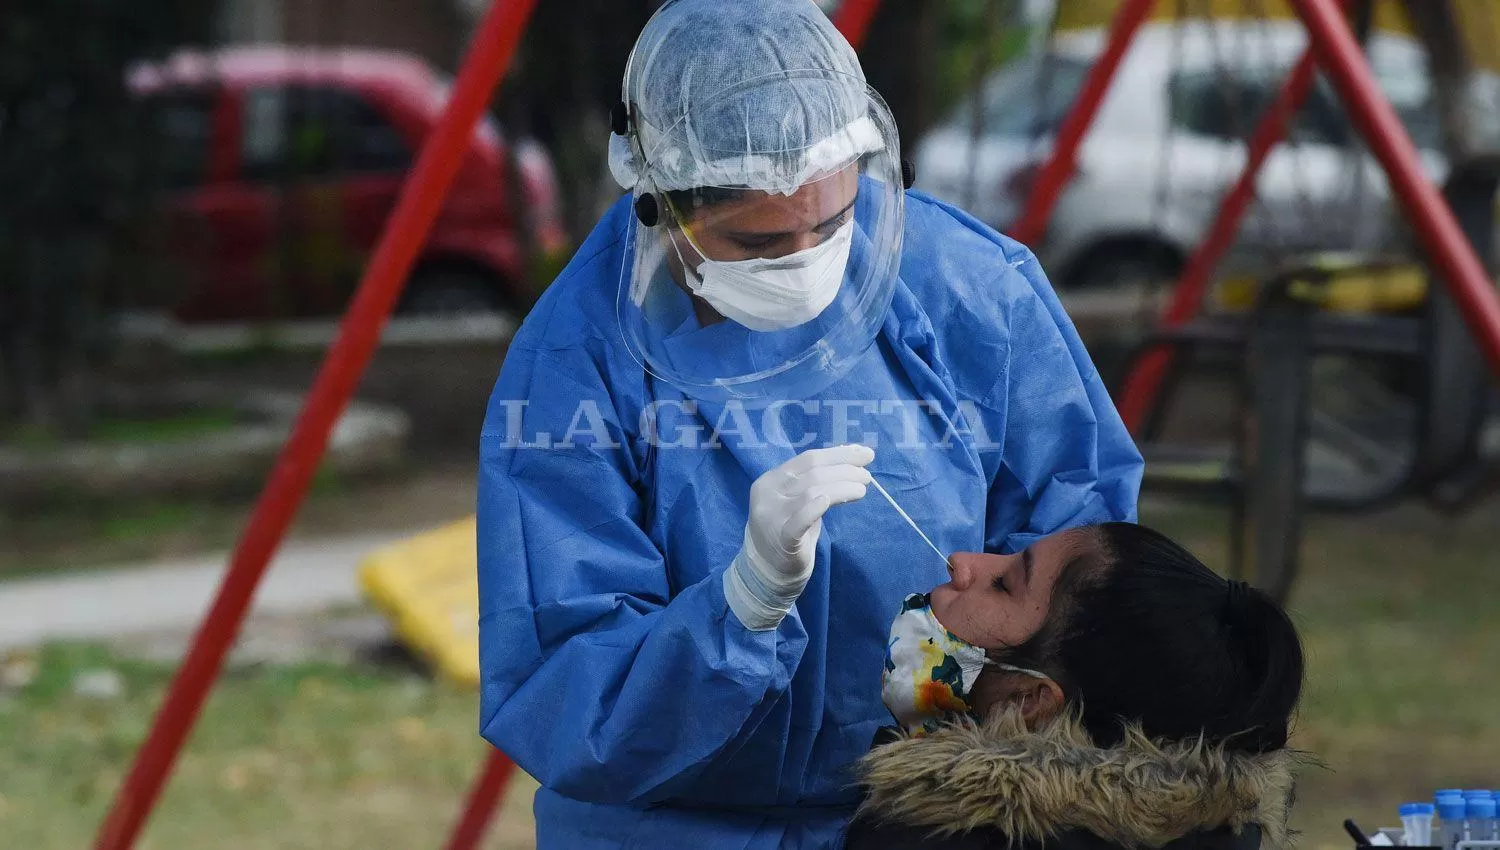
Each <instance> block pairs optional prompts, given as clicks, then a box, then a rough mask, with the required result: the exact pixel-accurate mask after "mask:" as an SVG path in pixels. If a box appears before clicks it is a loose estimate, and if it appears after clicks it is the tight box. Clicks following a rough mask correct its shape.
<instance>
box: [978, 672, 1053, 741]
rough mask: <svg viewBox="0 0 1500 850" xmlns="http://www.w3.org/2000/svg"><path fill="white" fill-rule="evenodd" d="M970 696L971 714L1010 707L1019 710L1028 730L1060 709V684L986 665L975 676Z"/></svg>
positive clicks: (990, 713) (992, 712)
mask: <svg viewBox="0 0 1500 850" xmlns="http://www.w3.org/2000/svg"><path fill="white" fill-rule="evenodd" d="M970 697H971V700H970V702H971V705H972V707H973V709H974V713H975V714H977V715H979V716H980V717H986V718H987V717H990V716H992V715H993V714H994V713H995V712H999V711H1005V710H1006V709H1009V708H1014V709H1017V710H1019V711H1020V713H1021V717H1022V718H1023V719H1024V720H1025V721H1026V728H1028V729H1035V728H1037V726H1039V725H1042V724H1045V723H1047V722H1048V721H1050V720H1051V719H1052V718H1054V717H1056V716H1057V715H1058V713H1059V712H1061V711H1062V708H1063V692H1062V687H1061V686H1060V685H1058V684H1057V682H1055V681H1053V680H1052V679H1044V678H1037V677H1036V676H1031V675H1028V674H1026V673H1018V672H1013V671H1010V670H998V669H994V668H986V669H985V671H984V672H983V673H981V674H980V675H979V681H977V682H975V683H974V692H973V693H972V694H971V695H970Z"/></svg>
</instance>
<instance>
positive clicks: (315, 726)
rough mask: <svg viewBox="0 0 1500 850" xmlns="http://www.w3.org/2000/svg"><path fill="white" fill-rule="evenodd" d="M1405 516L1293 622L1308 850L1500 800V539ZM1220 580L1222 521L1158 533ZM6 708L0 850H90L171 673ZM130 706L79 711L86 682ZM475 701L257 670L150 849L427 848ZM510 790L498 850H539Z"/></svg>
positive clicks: (83, 657) (437, 831) (1486, 528)
mask: <svg viewBox="0 0 1500 850" xmlns="http://www.w3.org/2000/svg"><path fill="white" fill-rule="evenodd" d="M1494 516H1495V515H1494V511H1493V509H1489V510H1487V511H1482V512H1480V513H1477V514H1476V515H1474V516H1472V517H1469V518H1467V519H1464V520H1460V521H1447V520H1441V519H1439V518H1436V517H1433V516H1431V515H1429V514H1427V513H1425V512H1423V511H1420V510H1414V509H1408V510H1403V511H1400V512H1397V513H1393V514H1388V515H1382V516H1379V517H1364V518H1357V519H1355V518H1340V519H1322V520H1318V521H1316V522H1314V523H1313V526H1312V528H1311V529H1310V539H1309V542H1308V545H1307V550H1306V558H1305V562H1306V567H1305V572H1304V580H1303V582H1302V585H1301V587H1300V588H1299V593H1298V598H1297V600H1296V602H1295V605H1294V608H1295V613H1296V616H1297V619H1298V621H1299V623H1300V624H1301V626H1302V628H1303V629H1304V633H1305V638H1306V641H1307V645H1308V650H1309V655H1310V669H1309V674H1310V675H1309V678H1310V683H1309V688H1308V692H1307V698H1306V701H1305V704H1304V708H1303V714H1302V718H1301V722H1300V731H1299V733H1298V737H1297V743H1298V745H1299V746H1301V747H1302V748H1304V749H1307V750H1311V751H1313V752H1315V753H1317V754H1319V755H1320V756H1321V757H1322V758H1323V759H1324V761H1326V762H1327V763H1328V769H1327V770H1323V771H1317V772H1314V773H1312V774H1310V775H1308V776H1307V777H1306V778H1305V779H1304V781H1303V783H1302V785H1301V787H1300V789H1299V796H1300V805H1299V809H1298V813H1297V826H1298V827H1299V828H1301V829H1302V830H1303V831H1304V832H1305V835H1304V837H1303V840H1302V843H1301V846H1302V847H1303V848H1317V850H1323V848H1329V849H1330V850H1331V849H1332V848H1339V850H1347V848H1348V846H1349V841H1348V839H1347V838H1346V837H1345V836H1344V835H1343V833H1342V831H1341V830H1340V828H1339V824H1340V823H1341V822H1342V820H1343V819H1344V818H1345V817H1353V818H1355V819H1356V820H1357V821H1358V822H1359V823H1360V824H1361V825H1362V826H1364V827H1366V828H1367V829H1373V828H1374V827H1376V826H1377V825H1387V826H1389V825H1396V823H1397V819H1396V817H1395V807H1396V805H1397V804H1399V803H1401V802H1403V801H1405V800H1407V799H1419V798H1423V797H1426V796H1427V795H1428V794H1429V793H1430V792H1431V791H1432V790H1433V789H1434V788H1437V787H1450V786H1451V787H1481V786H1496V785H1500V524H1497V523H1496V522H1495V519H1494ZM1146 519H1147V520H1148V521H1152V522H1155V523H1156V524H1158V525H1160V526H1161V527H1163V528H1164V529H1165V530H1167V531H1169V532H1171V533H1173V534H1175V535H1177V536H1178V537H1179V538H1180V539H1182V540H1184V542H1186V543H1188V544H1189V545H1190V546H1191V547H1192V548H1194V549H1195V550H1197V551H1199V552H1200V553H1201V554H1203V555H1204V556H1205V557H1206V558H1207V559H1209V560H1210V562H1216V561H1218V560H1219V552H1220V551H1221V549H1222V536H1221V533H1220V530H1221V527H1222V525H1221V523H1222V520H1221V518H1220V517H1219V516H1217V515H1216V514H1213V513H1210V512H1207V511H1199V510H1196V509H1191V510H1185V509H1175V510H1172V511H1170V512H1163V511H1160V510H1154V511H1153V510H1150V509H1148V510H1147V511H1146ZM36 660H37V662H38V665H39V667H38V669H39V672H38V674H37V677H36V679H35V680H34V681H33V682H32V684H30V685H29V686H27V687H26V688H25V689H23V690H21V691H20V692H19V693H17V694H14V695H12V696H10V697H8V698H5V697H0V752H3V753H5V758H4V761H3V767H0V835H3V836H5V840H4V842H3V843H4V844H5V845H6V846H15V847H26V848H36V850H47V848H77V847H82V846H87V843H88V841H89V839H90V837H91V835H92V832H93V829H94V828H95V826H96V824H97V822H98V818H99V817H100V815H101V812H102V809H103V807H104V805H105V803H106V802H107V800H108V798H109V794H110V793H111V792H112V791H113V789H114V788H115V787H116V785H117V783H118V782H119V780H120V776H121V772H122V771H123V770H124V767H125V765H126V762H127V761H128V759H129V757H130V755H131V753H132V752H133V748H134V747H135V745H136V744H137V742H138V741H139V739H140V737H141V736H142V735H143V734H144V731H145V728H146V723H147V722H148V719H149V717H150V714H151V712H152V711H153V710H154V709H155V707H156V706H157V703H158V701H159V699H160V693H161V689H162V688H163V687H164V686H165V683H166V681H167V677H168V675H169V672H168V671H167V670H165V669H163V668H161V667H159V666H152V665H146V664H140V663H131V662H122V661H118V660H116V659H113V658H111V657H110V656H109V655H108V653H107V651H105V650H102V649H99V648H94V647H86V646H59V647H52V648H49V649H47V650H45V651H43V652H42V653H41V654H40V655H39V656H38V657H37V659H36ZM100 666H108V667H112V668H114V669H117V670H119V671H120V672H122V673H123V675H124V677H125V680H126V684H127V687H126V694H125V696H124V697H122V698H120V699H119V700H115V701H95V700H90V699H87V698H84V697H80V696H76V695H74V694H73V693H72V690H71V688H70V682H71V681H72V679H73V676H74V675H75V674H76V673H77V672H78V671H80V670H85V669H90V668H96V667H100ZM474 727H475V711H474V697H473V695H472V694H469V693H464V692H460V691H456V690H452V689H449V688H447V687H445V686H442V685H435V684H431V683H428V682H426V681H423V680H421V679H417V678H414V677H412V676H410V675H409V674H405V673H399V672H389V671H383V670H377V669H371V668H354V669H343V668H335V667H327V666H299V667H283V668H265V667H262V668H253V669H250V670H247V671H242V672H238V673H235V674H233V675H231V676H230V677H228V678H226V679H225V680H224V681H223V682H222V683H221V685H220V687H219V688H218V690H217V691H216V692H215V695H214V697H213V699H212V701H211V702H210V703H209V705H208V708H207V710H206V712H205V714H204V716H203V718H202V722H201V723H200V725H199V728H198V732H197V734H196V736H195V737H194V739H193V740H192V742H191V743H190V745H189V747H188V749H187V753H186V756H185V757H184V759H183V760H182V762H181V764H180V765H179V768H178V771H177V774H176V777H175V779H174V781H173V783H172V785H171V786H170V788H169V790H168V792H167V794H166V796H165V798H164V799H163V801H162V805H161V807H160V808H159V810H158V813H157V816H156V817H155V818H154V819H153V820H152V821H151V824H150V826H149V828H148V830H147V833H146V840H145V841H143V842H142V843H141V845H140V846H141V847H142V848H178V847H208V846H212V847H235V848H245V850H258V848H284V847H291V848H297V847H307V848H316V850H338V848H366V847H403V848H405V847H413V848H416V847H437V846H440V845H441V842H442V838H443V836H444V835H445V834H446V830H447V829H448V828H449V826H450V825H451V823H452V821H453V818H454V816H455V813H456V810H457V807H458V805H459V801H460V799H461V795H462V792H463V789H464V788H465V787H466V786H467V784H468V782H469V780H470V777H471V776H472V773H473V771H474V770H475V769H476V768H477V766H478V764H479V760H480V758H481V752H482V751H481V749H480V745H479V741H478V738H477V737H476V735H475V733H474ZM531 787H532V786H530V784H529V783H525V782H518V783H516V785H515V787H514V788H513V791H512V793H511V795H510V797H509V799H508V800H507V807H506V810H505V811H504V813H503V814H502V815H501V818H500V822H499V825H498V827H497V828H496V830H495V831H494V834H493V835H492V836H491V842H490V844H489V845H488V846H489V847H490V848H492V850H493V848H502V847H503V848H519V847H527V846H529V835H528V820H529V799H528V798H529V791H530V789H531Z"/></svg>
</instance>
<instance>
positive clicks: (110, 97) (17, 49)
mask: <svg viewBox="0 0 1500 850" xmlns="http://www.w3.org/2000/svg"><path fill="white" fill-rule="evenodd" d="M212 16H213V4H211V3H203V2H198V0H137V2H132V3H116V2H110V0H16V2H14V3H10V4H7V7H6V10H5V26H4V27H0V421H3V420H7V419H8V420H10V421H11V422H12V424H15V423H19V424H20V425H22V426H23V427H28V428H38V429H42V430H44V431H46V432H49V433H64V434H76V433H81V432H82V431H84V430H86V429H87V424H88V421H89V419H90V417H91V413H92V408H93V399H94V398H95V392H94V387H93V382H92V381H91V379H90V373H91V372H92V371H93V368H94V365H95V364H96V363H97V360H98V358H99V356H100V354H101V352H102V350H103V349H104V347H105V345H106V343H107V337H108V318H109V316H108V314H109V307H110V301H111V295H112V291H113V290H114V289H115V287H116V285H117V283H118V278H117V277H116V275H117V274H123V273H124V271H123V269H124V266H123V264H122V259H123V257H124V255H125V252H124V251H123V250H122V247H123V244H124V242H125V235H126V232H127V230H128V228H129V226H130V225H131V224H132V223H133V220H134V219H135V218H136V217H137V213H138V211H139V210H140V209H141V204H142V202H143V200H144V198H145V197H146V195H147V194H148V191H147V190H148V186H149V168H148V164H151V160H150V159H149V156H148V155H149V152H150V151H151V149H152V144H153V142H152V133H151V126H150V122H148V121H143V120H140V116H138V115H136V114H134V107H133V104H132V102H131V100H130V98H129V97H128V96H127V91H126V76H127V73H128V69H129V66H130V64H131V63H132V62H134V61H136V60H140V59H144V58H149V57H151V56H156V55H162V54H165V53H166V52H167V51H169V50H170V49H173V48H176V47H179V46H181V45H183V44H201V43H203V42H204V41H205V40H206V39H207V37H208V35H209V34H210V32H211V27H212V19H213V17H212Z"/></svg>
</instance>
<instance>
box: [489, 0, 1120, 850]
mask: <svg viewBox="0 0 1500 850" xmlns="http://www.w3.org/2000/svg"><path fill="white" fill-rule="evenodd" d="M621 101H622V102H621V104H620V105H619V106H618V107H616V109H615V112H614V122H613V123H614V131H615V135H614V136H613V137H612V138H611V158H610V165H611V170H612V172H613V173H614V175H615V177H616V179H617V180H618V181H619V182H620V183H621V184H622V185H624V187H625V188H626V189H628V190H629V194H628V195H627V196H626V197H625V198H623V199H622V200H621V201H620V202H619V203H618V204H617V205H615V207H614V208H613V209H612V210H611V211H610V212H608V213H607V214H606V215H605V217H604V219H603V220H602V221H601V222H600V223H599V225H598V226H597V227H596V228H595V229H594V231H593V233H592V234H591V235H590V236H589V238H588V240H587V241H586V242H585V243H584V244H583V246H582V247H581V248H580V249H579V250H578V253H577V255H576V256H575V257H574V258H573V261H572V262H571V263H570V264H569V266H568V267H567V269H565V270H564V271H563V272H562V274H561V275H560V276H559V277H558V279H557V280H556V282H554V283H553V284H552V286H551V287H550V288H549V289H548V291H547V292H546V294H545V295H544V296H543V297H542V299H541V300H540V302H539V303H538V305H537V306H536V308H535V309H534V310H533V311H532V313H531V315H530V316H529V317H528V318H527V320H526V322H525V324H524V325H523V326H522V328H521V329H520V331H519V332H518V333H517V335H516V337H515V339H514V341H513V342H512V344H511V346H510V350H509V353H508V354H507V356H506V359H505V363H504V367H503V368H502V369H501V373H500V379H499V382H498V384H497V386H496V388H495V392H494V395H493V397H492V399H491V402H490V406H489V411H488V415H487V417H486V422H485V426H484V430H483V436H482V438H481V470H480V475H479V504H478V513H479V539H478V553H479V585H480V586H479V590H480V621H479V632H480V634H479V637H480V666H481V669H482V699H481V703H482V704H481V718H480V721H481V730H482V733H483V735H484V736H485V737H486V738H487V739H488V740H489V741H491V742H492V743H494V744H495V745H496V746H498V747H499V748H500V749H501V750H503V751H504V752H505V753H507V754H508V755H509V756H510V757H511V758H513V759H514V760H515V761H516V763H517V764H518V765H520V766H521V768H523V769H524V770H525V771H526V772H527V773H529V774H531V775H532V776H534V777H535V778H536V779H537V780H538V781H539V782H540V783H541V786H542V787H541V790H540V791H538V792H537V796H536V802H535V812H536V821H537V835H538V846H539V847H541V848H543V850H546V848H605V847H609V848H613V847H649V848H661V847H692V848H703V850H707V848H731V847H732V848H773V847H829V846H837V845H838V844H839V842H840V840H841V839H840V836H841V833H842V831H843V830H844V828H845V825H846V823H847V821H848V820H849V818H850V816H851V815H852V814H853V811H854V806H855V804H856V803H857V800H858V791H857V789H856V787H855V785H854V779H855V777H854V776H853V775H852V772H851V766H852V764H853V762H855V760H857V759H858V758H859V757H860V756H862V755H864V753H865V752H866V751H867V750H868V749H869V746H870V741H871V740H872V738H873V736H874V735H875V732H876V730H877V729H878V728H879V727H881V726H882V725H886V724H888V723H889V722H890V719H891V717H890V713H889V712H888V710H887V709H886V707H885V706H884V705H883V704H882V702H881V670H882V660H883V658H884V656H885V641H886V636H887V632H888V626H889V625H890V623H889V615H890V612H891V611H892V610H893V609H894V608H896V607H897V606H899V604H900V602H901V600H902V599H904V598H905V597H906V595H907V594H909V593H911V592H912V591H915V590H920V589H923V588H928V587H932V586H934V585H936V584H939V583H941V582H943V581H945V580H946V579H947V570H946V563H945V561H944V558H943V556H942V555H940V554H935V553H934V551H933V549H932V548H929V546H928V543H927V542H926V541H924V539H923V537H922V536H919V534H918V533H917V532H916V531H915V530H913V528H912V527H911V526H910V525H908V524H907V523H906V522H905V521H904V520H903V519H902V517H901V515H900V514H898V513H897V511H896V509H895V508H894V507H893V506H892V505H891V504H890V503H889V502H887V501H886V499H885V498H884V497H883V496H880V495H873V490H874V485H879V486H880V487H881V488H883V489H884V491H886V492H887V493H889V494H890V496H891V497H892V498H893V500H894V502H895V503H896V504H899V505H900V506H901V507H902V508H903V509H904V510H905V512H906V513H907V514H908V515H909V517H910V518H911V520H912V522H913V523H914V524H915V526H916V527H917V528H920V529H921V532H922V533H923V534H925V536H926V537H927V538H928V539H930V540H931V542H932V543H933V544H934V546H935V547H936V548H937V549H938V550H940V551H941V552H943V553H948V552H954V551H960V550H966V551H990V552H999V553H1012V552H1016V551H1018V550H1021V549H1024V548H1025V547H1026V546H1027V545H1028V544H1029V542H1030V541H1032V540H1034V539H1036V538H1038V537H1040V536H1043V535H1046V534H1048V533H1050V532H1053V531H1056V530H1058V529H1063V528H1067V527H1072V526H1077V525H1083V524H1088V523H1095V522H1103V521H1109V520H1129V519H1132V518H1133V516H1134V512H1135V501H1136V495H1137V489H1138V486H1139V480H1140V473H1141V461H1140V457H1139V455H1138V453H1137V452H1136V450H1135V448H1134V446H1133V445H1132V443H1131V441H1130V439H1129V436H1128V435H1127V433H1126V431H1125V429H1124V428H1123V426H1122V425H1121V422H1120V420H1119V417H1118V415H1117V414H1116V412H1115V410H1114V408H1113V407H1112V406H1111V404H1110V400H1109V397H1108V395H1107V394H1106V392H1105V389H1104V387H1103V386H1102V385H1101V383H1100V380H1099V378H1098V376H1097V374H1096V372H1095V370H1094V368H1093V366H1092V365H1091V363H1090V361H1089V359H1088V356H1087V354H1086V353H1085V351H1084V349H1083V346H1082V345H1081V344H1080V343H1079V340H1078V338H1077V335H1076V334H1075V332H1074V330H1073V328H1072V325H1071V324H1070V323H1069V321H1068V319H1067V317H1066V315H1065V314H1064V312H1063V310H1062V308H1061V306H1060V305H1059V304H1058V301H1057V298H1056V296H1055V295H1054V294H1053V292H1052V290H1051V288H1050V286H1049V285H1048V284H1047V281H1046V278H1045V276H1044V275H1043V273H1042V270H1041V268H1040V267H1039V266H1038V265H1037V262H1036V260H1035V258H1034V257H1033V256H1032V255H1031V253H1030V252H1029V251H1028V250H1027V249H1026V248H1025V247H1023V246H1021V245H1019V244H1017V243H1015V242H1013V241H1011V240H1009V239H1006V238H1005V237H1003V236H1000V235H999V234H997V233H995V232H994V231H993V230H990V229H989V228H987V227H985V226H984V225H983V224H980V223H979V222H977V221H975V220H974V219H972V218H970V217H969V216H967V215H965V214H963V213H962V212H959V211H958V210H955V209H953V208H951V207H948V206H946V205H943V204H941V203H938V202H936V201H934V200H932V199H930V198H927V197H925V196H923V195H921V194H918V193H914V192H908V191H906V189H905V186H904V183H905V182H907V181H905V180H904V179H903V177H904V176H907V175H904V174H903V167H902V164H901V159H900V143H899V140H898V138H897V134H896V130H895V125H894V122H893V121H892V119H891V116H890V113H889V111H888V109H887V108H886V106H885V104H884V103H883V102H882V100H881V99H880V97H879V96H878V95H877V94H876V93H875V92H874V91H872V90H871V89H870V88H869V87H868V86H867V85H866V83H865V80H864V75H863V72H862V71H861V69H860V66H859V62H858V60H857V58H856V57H855V54H854V51H853V50H852V49H851V48H850V47H849V45H848V43H847V42H846V41H845V40H844V39H843V38H842V37H841V36H840V35H839V34H838V32H837V31H836V30H835V29H834V28H833V26H832V25H831V23H830V22H829V21H828V20H827V19H826V17H825V16H824V15H823V14H822V13H821V12H820V11H819V9H818V7H817V6H816V5H815V4H814V3H813V2H812V0H738V2H723V0H673V1H672V2H668V3H666V4H665V5H663V6H662V7H661V9H660V10H659V11H658V12H657V14H656V15H655V16H654V17H653V18H652V19H651V21H650V22H649V23H648V24H647V26H646V28H645V30H644V31H643V32H642V34H641V36H640V38H639V40H638V41H637V43H636V46H635V49H634V51H633V53H632V55H631V58H630V61H629V64H628V66H627V68H626V72H625V79H624V84H623V87H622V98H621ZM867 494H871V495H868V496H867Z"/></svg>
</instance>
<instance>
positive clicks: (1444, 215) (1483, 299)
mask: <svg viewBox="0 0 1500 850" xmlns="http://www.w3.org/2000/svg"><path fill="white" fill-rule="evenodd" d="M1292 8H1293V9H1295V10H1296V12H1297V15H1298V17H1300V18H1301V19H1302V22H1303V24H1304V25H1305V26H1306V27H1307V33H1308V38H1309V42H1310V44H1311V45H1312V47H1313V49H1314V50H1316V51H1317V54H1318V57H1319V60H1320V61H1321V62H1322V64H1323V67H1324V69H1325V70H1326V71H1327V72H1328V77H1329V79H1330V80H1331V81H1332V82H1333V85H1334V87H1335V88H1337V89H1338V92H1339V95H1340V96H1341V97H1342V99H1343V101H1344V105H1345V107H1346V108H1347V109H1348V111H1349V117H1350V118H1351V119H1352V120H1353V121H1354V124H1355V126H1357V127H1358V128H1359V130H1360V133H1361V134H1362V135H1363V136H1364V138H1365V141H1366V142H1368V143H1369V145H1370V150H1371V151H1372V152H1373V153H1374V154H1375V158H1376V159H1378V160H1379V161H1380V164H1381V166H1383V167H1384V168H1385V171H1386V174H1387V175H1388V176H1389V177H1390V181H1391V188H1392V189H1394V190H1395V192H1396V197H1398V198H1399V199H1400V200H1401V204H1402V206H1403V207H1405V208H1406V213H1407V215H1408V216H1410V217H1411V222H1412V225H1413V227H1415V228H1416V231H1417V235H1418V237H1420V238H1421V240H1422V246H1423V248H1425V249H1426V251H1427V253H1428V255H1429V256H1430V257H1431V258H1432V263H1433V265H1434V266H1436V269H1437V271H1438V273H1439V276H1440V277H1441V278H1442V280H1443V282H1444V284H1446V285H1447V287H1448V290H1449V292H1450V293H1452V295H1453V298H1454V300H1455V301H1457V302H1458V305H1459V307H1460V308H1461V309H1462V310H1463V313H1464V318H1465V319H1467V320H1468V323H1469V328H1470V330H1471V331H1472V332H1473V333H1474V337H1475V340H1476V341H1477V342H1478V344H1479V347H1480V349H1481V350H1483V351H1484V353H1485V355H1486V356H1487V357H1488V358H1489V361H1490V366H1491V368H1492V369H1494V371H1495V373H1496V375H1497V376H1500V293H1496V291H1495V285H1494V284H1493V283H1492V282H1491V281H1490V278H1489V275H1488V274H1486V273H1485V270H1484V264H1483V263H1482V262H1480V260H1479V257H1478V256H1477V255H1476V254H1475V253H1474V249H1473V246H1471V245H1470V244H1469V242H1468V240H1467V239H1465V238H1464V233H1463V230H1462V229H1461V228H1460V227H1459V225H1458V220H1457V219H1455V218H1454V216H1453V211H1452V210H1451V209H1449V208H1448V205H1447V204H1446V203H1444V201H1443V197H1442V195H1441V194H1439V192H1438V190H1437V187H1435V186H1433V185H1432V182H1431V181H1430V180H1429V179H1428V178H1427V175H1426V174H1425V173H1424V172H1423V171H1422V161H1421V159H1420V157H1419V156H1418V154H1417V148H1416V145H1414V144H1412V141H1411V137H1410V136H1409V135H1407V132H1406V128H1405V127H1404V126H1402V124H1401V119H1400V118H1398V117H1397V116H1396V110H1395V109H1393V108H1392V107H1391V105H1390V103H1389V102H1388V101H1386V99H1385V98H1384V97H1383V96H1382V95H1381V93H1380V88H1379V86H1378V85H1377V84H1376V82H1375V77H1374V74H1372V73H1371V71H1370V66H1369V65H1368V64H1367V63H1366V62H1365V57H1364V54H1363V53H1361V52H1360V49H1359V43H1358V42H1356V41H1355V40H1354V35H1353V33H1351V32H1350V31H1349V28H1348V27H1347V26H1346V25H1345V24H1344V21H1343V18H1342V16H1341V15H1340V14H1339V8H1338V5H1337V2H1336V0H1292Z"/></svg>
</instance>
